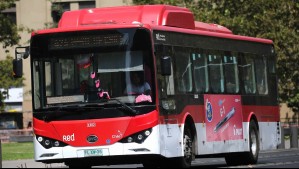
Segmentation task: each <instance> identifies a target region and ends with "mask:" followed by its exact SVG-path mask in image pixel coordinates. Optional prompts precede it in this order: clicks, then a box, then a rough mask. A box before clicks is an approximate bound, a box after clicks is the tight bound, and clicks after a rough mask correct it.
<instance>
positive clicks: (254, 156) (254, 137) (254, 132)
mask: <svg viewBox="0 0 299 169" xmlns="http://www.w3.org/2000/svg"><path fill="white" fill-rule="evenodd" d="M249 149H250V151H249V152H244V153H232V154H227V155H226V156H225V161H226V164H227V165H229V166H236V165H249V164H256V163H257V161H258V155H259V151H260V142H259V131H258V128H257V124H256V122H255V121H254V120H251V121H250V124H249Z"/></svg>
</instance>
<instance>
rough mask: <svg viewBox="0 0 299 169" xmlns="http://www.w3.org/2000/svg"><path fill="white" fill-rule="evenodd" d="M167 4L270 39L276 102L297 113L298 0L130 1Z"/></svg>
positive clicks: (243, 31) (199, 16) (197, 17)
mask: <svg viewBox="0 0 299 169" xmlns="http://www.w3.org/2000/svg"><path fill="white" fill-rule="evenodd" d="M133 2H134V3H135V4H171V5H177V6H185V7H187V8H189V9H190V10H191V11H193V13H194V15H195V18H196V20H198V21H202V22H208V23H217V24H220V25H223V26H225V27H227V28H229V29H230V30H232V31H233V32H234V33H235V34H239V35H244V36H254V37H260V38H268V39H272V40H273V42H274V45H275V49H276V52H277V56H278V64H277V69H278V78H279V84H278V85H279V97H280V101H281V102H284V103H288V106H289V107H290V108H292V109H293V111H294V112H297V113H299V69H298V66H297V65H298V61H299V45H298V42H299V30H298V28H299V1H294V0H197V1H195V0H133Z"/></svg>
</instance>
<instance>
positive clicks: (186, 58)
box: [174, 47, 192, 93]
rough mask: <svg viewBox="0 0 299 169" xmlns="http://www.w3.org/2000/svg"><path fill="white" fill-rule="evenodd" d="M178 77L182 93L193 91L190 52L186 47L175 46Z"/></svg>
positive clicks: (179, 88)
mask: <svg viewBox="0 0 299 169" xmlns="http://www.w3.org/2000/svg"><path fill="white" fill-rule="evenodd" d="M174 50H175V52H174V53H175V54H176V60H175V64H176V79H177V85H178V90H179V92H180V93H187V92H191V91H192V63H191V60H190V54H189V52H188V50H186V49H185V48H179V47H175V48H174Z"/></svg>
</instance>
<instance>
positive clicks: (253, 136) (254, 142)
mask: <svg viewBox="0 0 299 169" xmlns="http://www.w3.org/2000/svg"><path fill="white" fill-rule="evenodd" d="M256 139H257V135H256V133H255V132H254V131H252V132H251V133H250V140H251V146H250V149H251V152H252V155H254V156H256V154H257V140H256Z"/></svg>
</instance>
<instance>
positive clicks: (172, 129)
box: [14, 5, 281, 167]
mask: <svg viewBox="0 0 299 169" xmlns="http://www.w3.org/2000/svg"><path fill="white" fill-rule="evenodd" d="M25 49H26V52H25V53H22V52H18V50H19V49H18V50H17V51H16V54H17V55H16V60H15V61H14V65H15V68H14V71H15V76H16V77H17V76H20V73H22V72H21V71H19V70H18V69H19V68H21V66H20V67H18V65H21V64H22V59H21V57H22V56H25V57H27V56H28V54H29V53H30V59H31V70H32V97H33V111H34V113H33V127H34V133H35V137H34V147H35V160H36V161H38V162H43V163H58V162H64V163H65V164H66V165H68V166H69V167H91V166H96V165H109V164H130V163H141V164H143V165H144V166H146V167H159V166H175V167H190V166H191V162H192V161H193V160H194V159H195V158H200V157H209V156H213V157H225V160H226V162H227V164H228V165H241V164H255V163H257V161H258V155H259V152H260V151H261V150H270V149H276V148H277V146H278V145H279V144H280V143H281V136H280V122H279V121H280V119H279V105H278V92H277V76H276V67H275V65H276V55H275V52H274V48H273V42H272V41H271V40H267V39H261V38H253V37H246V36H239V35H234V34H233V33H232V32H231V31H230V30H228V29H227V28H225V27H222V26H220V25H216V24H207V23H202V22H197V21H194V16H193V14H192V13H191V12H190V11H189V10H188V9H186V8H181V7H175V6H167V5H145V6H125V7H111V8H97V9H84V10H78V11H69V12H65V13H64V14H63V16H62V18H61V20H60V22H59V26H58V28H55V29H48V30H40V31H36V32H34V33H32V38H31V42H30V48H29V47H28V48H25ZM132 72H138V73H139V74H140V75H141V78H142V81H144V82H146V83H147V84H148V85H147V87H149V88H150V89H151V91H150V92H147V93H140V94H138V95H136V94H132V93H129V94H127V92H126V90H129V89H128V88H126V87H127V85H128V84H129V83H130V80H131V79H130V75H131V73H132Z"/></svg>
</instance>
